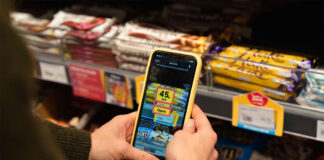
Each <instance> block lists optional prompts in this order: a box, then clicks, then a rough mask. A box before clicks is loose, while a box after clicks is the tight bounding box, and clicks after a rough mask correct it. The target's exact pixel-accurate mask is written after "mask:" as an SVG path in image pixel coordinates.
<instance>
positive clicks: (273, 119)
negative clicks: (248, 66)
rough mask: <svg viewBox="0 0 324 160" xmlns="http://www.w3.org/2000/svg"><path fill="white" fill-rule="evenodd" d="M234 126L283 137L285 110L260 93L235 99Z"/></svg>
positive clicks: (252, 93)
mask: <svg viewBox="0 0 324 160" xmlns="http://www.w3.org/2000/svg"><path fill="white" fill-rule="evenodd" d="M232 111H233V112H232V125H233V126H236V127H240V128H244V129H248V130H252V131H256V132H261V133H265V134H270V135H276V136H282V133H283V122H284V108H283V107H282V106H280V105H279V104H277V103H276V102H275V101H273V100H271V99H270V98H268V97H266V96H264V95H262V94H261V93H259V92H251V93H248V94H243V95H240V96H236V97H233V109H232Z"/></svg>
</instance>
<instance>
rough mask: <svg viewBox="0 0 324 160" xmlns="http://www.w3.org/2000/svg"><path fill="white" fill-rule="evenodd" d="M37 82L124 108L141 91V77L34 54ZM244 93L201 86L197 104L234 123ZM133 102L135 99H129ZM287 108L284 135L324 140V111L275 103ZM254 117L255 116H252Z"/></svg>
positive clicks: (209, 113)
mask: <svg viewBox="0 0 324 160" xmlns="http://www.w3.org/2000/svg"><path fill="white" fill-rule="evenodd" d="M33 56H34V58H35V62H36V66H37V72H36V76H37V77H38V79H41V80H45V81H51V82H55V83H61V84H65V85H69V86H72V91H73V94H74V95H76V96H79V97H84V98H87V99H92V100H95V101H100V102H105V103H108V104H114V105H117V106H121V107H125V108H129V109H131V108H134V109H135V108H136V103H135V99H136V98H138V97H139V95H140V91H138V88H139V89H141V81H138V79H140V77H142V76H141V74H140V73H136V72H131V71H126V70H121V69H115V68H110V67H103V66H98V65H91V64H86V63H82V62H78V61H75V60H71V59H69V58H64V57H58V56H55V55H47V54H41V53H34V54H33ZM241 94H242V92H240V91H235V90H229V89H228V88H224V87H222V86H216V87H213V86H206V85H199V86H198V90H197V94H196V99H195V103H196V104H198V105H199V106H200V107H201V108H202V110H203V111H204V112H205V113H206V115H207V116H210V117H214V118H219V119H222V120H227V121H232V113H233V110H232V104H233V102H232V101H233V98H234V97H236V96H239V95H241ZM129 99H132V100H129ZM275 102H276V103H278V104H279V105H281V106H282V107H283V108H284V121H283V131H284V133H288V134H292V135H296V136H302V137H306V138H310V139H316V140H324V135H323V134H322V133H324V132H322V131H323V130H324V110H323V109H320V108H314V107H308V106H301V105H298V104H294V103H287V102H282V101H275ZM250 116H253V115H250Z"/></svg>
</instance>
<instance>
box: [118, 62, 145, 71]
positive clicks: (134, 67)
mask: <svg viewBox="0 0 324 160" xmlns="http://www.w3.org/2000/svg"><path fill="white" fill-rule="evenodd" d="M118 67H119V68H121V69H125V70H130V71H134V72H142V73H143V72H145V70H146V65H139V64H133V63H119V64H118Z"/></svg>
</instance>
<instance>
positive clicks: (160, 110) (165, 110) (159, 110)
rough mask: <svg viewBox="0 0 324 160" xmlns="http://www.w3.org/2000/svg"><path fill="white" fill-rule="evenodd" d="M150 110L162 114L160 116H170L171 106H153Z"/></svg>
mask: <svg viewBox="0 0 324 160" xmlns="http://www.w3.org/2000/svg"><path fill="white" fill-rule="evenodd" d="M152 112H153V113H154V114H159V115H162V116H170V114H171V108H164V107H159V106H154V107H153V111H152Z"/></svg>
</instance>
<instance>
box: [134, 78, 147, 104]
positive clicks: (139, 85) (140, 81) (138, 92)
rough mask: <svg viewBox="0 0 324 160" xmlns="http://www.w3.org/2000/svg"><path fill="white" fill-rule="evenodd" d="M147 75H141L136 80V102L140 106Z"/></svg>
mask: <svg viewBox="0 0 324 160" xmlns="http://www.w3.org/2000/svg"><path fill="white" fill-rule="evenodd" d="M144 79H145V75H140V76H137V77H136V78H135V91H136V102H137V103H138V104H139V103H140V101H141V94H142V90H143V86H144Z"/></svg>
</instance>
